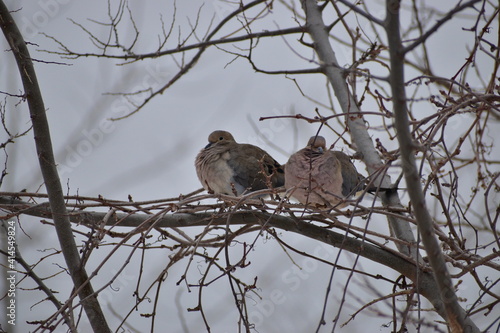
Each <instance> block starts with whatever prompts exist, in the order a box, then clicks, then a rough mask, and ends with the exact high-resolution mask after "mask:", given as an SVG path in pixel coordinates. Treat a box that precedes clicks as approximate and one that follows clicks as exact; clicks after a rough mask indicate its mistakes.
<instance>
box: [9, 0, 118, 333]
mask: <svg viewBox="0 0 500 333" xmlns="http://www.w3.org/2000/svg"><path fill="white" fill-rule="evenodd" d="M0 25H1V27H2V31H3V34H4V36H5V38H6V39H7V42H8V43H9V45H10V47H11V50H12V53H13V55H14V57H15V59H16V62H17V66H18V70H19V74H20V75H21V80H22V82H23V86H24V90H25V95H26V99H27V101H28V106H29V110H30V115H31V121H32V123H33V132H34V137H35V145H36V150H37V153H38V161H39V163H40V169H41V171H42V175H43V179H44V182H45V187H46V189H47V193H48V195H49V203H50V208H51V211H52V212H53V218H54V223H55V228H56V232H57V236H58V239H59V244H60V245H61V250H62V252H63V255H64V259H65V261H66V265H67V266H68V270H69V273H70V274H71V278H72V279H73V283H74V285H75V288H76V289H79V290H80V292H79V294H78V295H79V297H80V299H81V301H82V304H83V308H84V309H85V312H86V314H87V317H88V319H89V321H90V324H91V326H92V328H93V330H94V332H110V329H109V327H108V324H107V322H106V319H105V317H104V314H103V313H102V310H101V307H100V305H99V302H98V301H97V298H96V296H95V295H94V291H93V289H92V285H91V284H90V281H89V280H88V277H87V273H86V272H85V268H84V267H83V266H82V264H81V260H80V256H79V253H78V249H77V247H76V243H75V239H74V236H73V231H72V230H71V223H70V221H69V218H68V215H67V211H66V206H65V204H64V197H63V191H62V187H61V182H60V180H59V175H58V173H57V168H56V163H55V160H54V154H53V150H52V142H51V139H50V130H49V124H48V121H47V117H46V115H45V106H44V103H43V98H42V94H41V91H40V87H39V86H38V82H37V77H36V72H35V68H34V66H33V63H32V60H31V56H30V54H29V51H28V48H27V46H26V43H25V41H24V39H23V36H22V35H21V32H20V31H19V29H18V27H17V25H16V23H15V22H14V19H13V18H12V16H11V15H10V12H9V10H8V9H7V7H6V6H5V4H4V2H3V1H1V0H0Z"/></svg>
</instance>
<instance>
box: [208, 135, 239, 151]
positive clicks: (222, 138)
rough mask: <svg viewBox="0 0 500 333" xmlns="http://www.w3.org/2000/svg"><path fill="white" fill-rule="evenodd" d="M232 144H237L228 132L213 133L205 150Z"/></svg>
mask: <svg viewBox="0 0 500 333" xmlns="http://www.w3.org/2000/svg"><path fill="white" fill-rule="evenodd" d="M230 142H235V141H234V138H233V136H232V135H231V133H229V132H226V131H213V132H212V133H210V135H209V136H208V145H207V146H206V147H205V148H208V147H210V146H212V145H214V144H216V143H217V144H227V143H230Z"/></svg>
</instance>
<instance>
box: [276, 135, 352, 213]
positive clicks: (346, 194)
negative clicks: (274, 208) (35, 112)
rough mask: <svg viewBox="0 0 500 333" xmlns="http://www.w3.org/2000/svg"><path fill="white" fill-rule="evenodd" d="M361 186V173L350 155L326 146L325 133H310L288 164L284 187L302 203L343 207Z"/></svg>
mask: <svg viewBox="0 0 500 333" xmlns="http://www.w3.org/2000/svg"><path fill="white" fill-rule="evenodd" d="M361 187H362V176H361V175H360V174H358V172H357V170H356V167H355V166H354V164H352V162H351V159H350V158H349V156H347V155H346V154H344V153H342V152H340V151H330V150H326V141H325V138H323V137H322V136H313V137H311V138H310V139H309V142H308V143H307V146H306V147H305V148H303V149H301V150H299V151H298V152H296V153H295V154H293V155H292V156H290V159H289V160H288V162H287V163H286V165H285V188H286V189H287V190H290V195H291V196H292V197H294V198H295V199H297V200H298V201H299V202H300V203H302V204H310V205H314V206H324V205H327V204H331V205H333V206H337V207H338V208H342V207H345V206H346V205H347V204H346V203H341V202H342V201H343V200H344V199H347V198H350V197H351V196H352V195H354V194H355V192H356V191H358V190H360V189H361ZM339 203H340V204H339Z"/></svg>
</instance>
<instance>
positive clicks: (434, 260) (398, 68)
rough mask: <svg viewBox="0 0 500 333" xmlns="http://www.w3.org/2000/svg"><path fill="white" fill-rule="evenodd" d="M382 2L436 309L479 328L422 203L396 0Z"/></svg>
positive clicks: (404, 156)
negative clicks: (437, 298)
mask: <svg viewBox="0 0 500 333" xmlns="http://www.w3.org/2000/svg"><path fill="white" fill-rule="evenodd" d="M386 6H387V7H386V13H387V14H386V15H387V16H386V27H385V28H386V32H387V38H388V42H389V55H390V64H391V71H390V75H389V79H390V83H391V90H392V101H393V112H394V122H395V127H396V132H397V138H398V142H399V146H400V149H399V150H400V153H401V163H402V167H403V172H404V176H405V180H406V185H407V188H408V194H409V196H410V200H411V204H412V206H413V212H414V214H415V217H416V219H417V223H418V227H419V231H420V234H421V236H422V242H423V244H424V247H425V250H426V252H427V255H428V258H429V262H430V264H431V267H432V269H433V272H434V276H435V280H436V284H437V287H438V291H439V293H440V295H441V299H442V304H441V306H443V307H444V309H441V311H440V313H443V312H444V314H445V318H447V320H448V325H449V326H450V329H451V332H479V329H478V328H477V327H476V326H475V324H474V323H473V322H472V321H471V320H470V318H469V317H466V313H465V311H464V310H463V309H462V308H461V307H460V305H459V304H458V300H457V296H456V294H455V290H454V287H453V284H452V281H451V277H450V274H449V272H448V270H447V269H446V262H445V260H444V257H443V253H442V251H441V248H440V245H439V242H438V241H437V239H436V234H435V232H434V223H433V220H432V217H431V216H430V214H429V211H428V210H427V207H426V203H425V197H424V193H423V191H422V185H421V182H420V176H419V170H418V168H417V165H416V161H415V150H416V148H417V146H416V144H415V143H414V142H413V139H412V136H411V133H410V130H409V128H410V127H409V120H408V109H407V104H406V89H405V81H404V62H403V60H404V54H405V53H404V52H405V50H404V48H403V44H402V41H401V36H400V30H399V25H400V20H399V9H400V7H399V6H400V2H399V1H398V0H387V2H386ZM435 306H436V305H435ZM436 308H437V306H436ZM438 311H439V310H438Z"/></svg>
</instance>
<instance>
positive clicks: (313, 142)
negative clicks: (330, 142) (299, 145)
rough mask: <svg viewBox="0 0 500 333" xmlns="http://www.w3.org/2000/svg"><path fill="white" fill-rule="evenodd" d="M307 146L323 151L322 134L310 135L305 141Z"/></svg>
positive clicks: (324, 147)
mask: <svg viewBox="0 0 500 333" xmlns="http://www.w3.org/2000/svg"><path fill="white" fill-rule="evenodd" d="M307 147H308V148H310V149H311V150H312V151H316V152H319V153H323V152H324V151H325V150H326V140H325V138H324V137H322V136H319V135H318V136H311V138H310V139H309V141H308V142H307Z"/></svg>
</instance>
